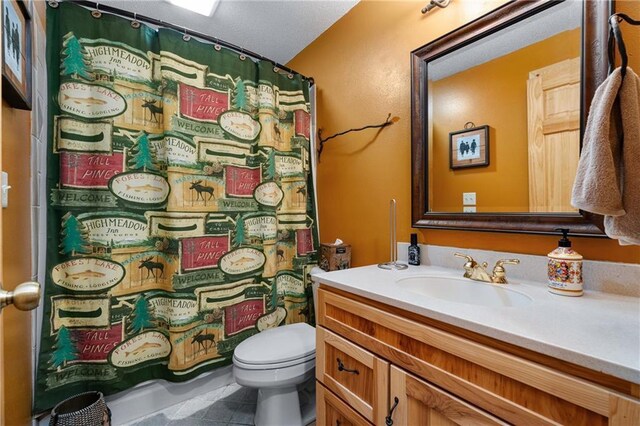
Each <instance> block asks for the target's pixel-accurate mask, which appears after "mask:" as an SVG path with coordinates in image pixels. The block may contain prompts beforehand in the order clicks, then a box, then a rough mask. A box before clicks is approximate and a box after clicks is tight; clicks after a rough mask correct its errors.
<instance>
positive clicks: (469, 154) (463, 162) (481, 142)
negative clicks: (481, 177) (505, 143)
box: [449, 126, 489, 169]
mask: <svg viewBox="0 0 640 426" xmlns="http://www.w3.org/2000/svg"><path fill="white" fill-rule="evenodd" d="M488 165H489V126H479V127H472V128H466V129H464V130H459V131H457V132H451V133H449V167H450V168H452V169H463V168H467V167H486V166H488Z"/></svg>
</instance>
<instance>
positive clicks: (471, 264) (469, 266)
mask: <svg viewBox="0 0 640 426" xmlns="http://www.w3.org/2000/svg"><path fill="white" fill-rule="evenodd" d="M453 255H454V256H456V257H462V258H463V259H466V260H467V261H466V262H465V263H464V265H462V268H463V269H464V271H465V272H464V277H465V278H471V274H472V273H473V270H474V268H475V267H476V266H478V262H476V261H475V260H473V257H471V256H469V255H468V254H463V253H454V254H453Z"/></svg>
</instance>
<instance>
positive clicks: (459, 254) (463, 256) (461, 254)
mask: <svg viewBox="0 0 640 426" xmlns="http://www.w3.org/2000/svg"><path fill="white" fill-rule="evenodd" d="M453 255H454V256H456V257H461V258H463V259H467V262H472V263H475V260H473V257H471V256H469V255H468V254H464V253H453Z"/></svg>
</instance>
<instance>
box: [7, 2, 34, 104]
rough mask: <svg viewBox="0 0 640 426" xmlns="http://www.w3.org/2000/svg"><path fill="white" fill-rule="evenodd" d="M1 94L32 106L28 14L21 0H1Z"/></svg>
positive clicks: (13, 101) (16, 102)
mask: <svg viewBox="0 0 640 426" xmlns="http://www.w3.org/2000/svg"><path fill="white" fill-rule="evenodd" d="M1 26H2V97H3V98H4V99H5V100H6V101H7V102H8V103H9V105H10V106H11V107H13V108H18V109H26V110H30V109H31V16H30V14H29V5H28V4H27V3H25V2H24V1H21V0H4V1H3V2H2V24H1Z"/></svg>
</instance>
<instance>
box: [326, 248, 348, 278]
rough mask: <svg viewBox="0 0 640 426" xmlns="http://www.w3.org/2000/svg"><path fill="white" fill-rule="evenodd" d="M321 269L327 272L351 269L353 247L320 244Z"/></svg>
mask: <svg viewBox="0 0 640 426" xmlns="http://www.w3.org/2000/svg"><path fill="white" fill-rule="evenodd" d="M320 267H321V268H322V269H324V270H325V271H336V270H338V269H349V268H350V267H351V246H350V245H349V244H320Z"/></svg>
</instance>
